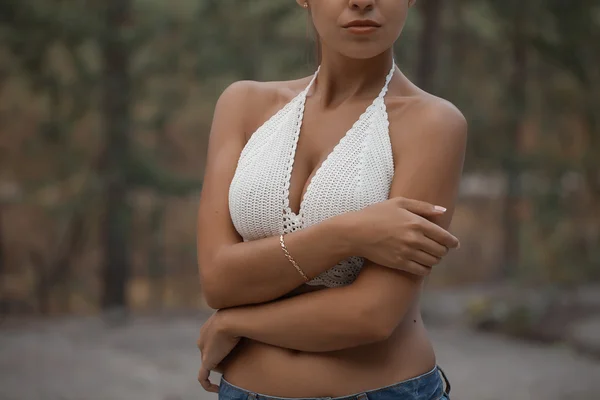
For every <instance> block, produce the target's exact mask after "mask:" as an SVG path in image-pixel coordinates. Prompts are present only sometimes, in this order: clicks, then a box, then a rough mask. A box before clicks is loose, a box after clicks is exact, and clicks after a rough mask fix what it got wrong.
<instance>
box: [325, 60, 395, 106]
mask: <svg viewBox="0 0 600 400" xmlns="http://www.w3.org/2000/svg"><path fill="white" fill-rule="evenodd" d="M393 62H394V61H393V53H392V49H389V50H388V51H385V52H383V53H382V54H380V55H378V56H376V57H373V58H369V59H352V58H348V57H346V56H343V55H341V54H339V53H337V52H333V51H328V49H326V48H323V55H322V59H321V66H320V69H319V74H318V76H317V82H316V85H315V86H316V87H315V93H316V94H318V95H319V97H320V102H321V104H322V106H323V107H326V108H329V107H335V106H337V105H339V104H341V103H343V102H344V101H345V100H347V99H349V98H351V97H374V96H377V95H378V94H379V91H380V90H381V88H382V87H383V84H384V80H385V77H386V75H387V74H388V72H389V71H390V68H391V67H392V63H393Z"/></svg>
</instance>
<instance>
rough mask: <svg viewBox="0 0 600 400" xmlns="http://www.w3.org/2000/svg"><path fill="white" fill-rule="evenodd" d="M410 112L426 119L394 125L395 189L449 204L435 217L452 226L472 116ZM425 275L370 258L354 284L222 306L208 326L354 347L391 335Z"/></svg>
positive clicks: (274, 339)
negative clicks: (398, 125)
mask: <svg viewBox="0 0 600 400" xmlns="http://www.w3.org/2000/svg"><path fill="white" fill-rule="evenodd" d="M419 108H421V107H419ZM403 112H411V114H412V115H411V117H412V116H414V118H411V119H412V120H415V121H419V123H415V124H414V126H412V127H410V126H408V125H407V124H406V123H405V124H403V126H402V127H399V128H397V129H395V130H394V131H395V132H394V131H391V132H390V134H391V135H395V138H394V139H395V140H393V141H392V143H393V146H394V147H395V148H397V149H398V151H395V154H397V155H398V156H397V160H396V163H395V164H396V165H395V171H397V173H396V174H395V176H394V179H393V183H392V187H391V191H390V197H396V196H403V197H407V198H414V199H418V200H423V201H428V202H432V203H434V204H440V205H442V206H444V207H446V208H447V212H446V213H445V214H443V215H442V216H440V217H439V219H438V220H436V221H434V222H436V223H437V224H438V225H440V226H442V227H443V228H447V227H448V226H449V225H450V221H451V218H452V214H453V211H454V205H455V201H456V197H457V192H458V186H459V182H460V177H461V174H462V169H463V162H464V156H465V148H466V138H467V124H466V121H465V119H464V117H463V116H462V114H461V113H460V112H459V111H458V110H457V109H456V108H455V107H454V106H452V105H451V104H449V103H445V102H444V103H441V104H440V103H437V104H436V105H435V106H433V107H432V106H428V107H424V108H421V109H420V110H410V111H409V110H406V111H403ZM390 114H391V115H390V117H392V113H390ZM392 122H393V120H392ZM392 127H393V124H392ZM392 127H391V130H392ZM421 283H422V278H421V277H418V276H414V275H411V274H408V273H405V272H402V271H397V270H393V269H391V268H386V267H383V266H381V265H378V264H375V263H373V262H370V261H368V260H367V261H366V262H365V266H364V267H363V269H362V270H361V273H360V274H359V276H358V278H357V279H356V281H354V282H353V283H352V284H351V285H348V286H344V287H338V288H331V289H325V290H321V291H317V292H311V293H307V294H302V295H299V296H296V297H292V298H288V299H284V300H278V301H275V302H271V303H266V304H260V305H252V306H241V307H234V308H230V309H224V310H220V311H218V312H217V313H216V314H215V315H214V316H213V317H212V318H211V319H212V321H211V324H210V325H211V327H210V328H208V327H207V329H211V330H214V331H218V332H219V333H220V334H221V335H222V336H229V337H246V338H249V339H252V340H255V341H259V342H263V343H267V344H271V345H274V346H279V347H284V348H289V349H296V350H300V351H308V352H320V351H334V350H339V349H344V348H349V347H354V346H358V345H362V344H367V343H371V342H377V341H381V340H385V339H386V338H387V337H389V336H390V335H391V334H392V332H393V331H394V330H395V328H396V327H397V326H398V324H399V323H400V322H401V321H402V319H403V318H404V316H405V314H406V312H407V310H408V309H409V308H410V306H411V304H412V303H413V302H414V301H415V300H416V298H417V294H418V292H419V290H420V288H421ZM216 362H220V360H219V361H216Z"/></svg>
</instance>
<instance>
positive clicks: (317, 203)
mask: <svg viewBox="0 0 600 400" xmlns="http://www.w3.org/2000/svg"><path fill="white" fill-rule="evenodd" d="M395 67H396V66H395V65H392V69H391V70H390V72H389V73H388V75H387V77H386V81H385V85H384V87H383V89H382V90H381V92H380V94H379V96H377V98H376V99H375V100H374V101H373V103H372V104H371V105H370V106H369V107H368V108H367V109H366V110H365V112H364V113H363V114H362V115H361V116H360V117H359V119H358V120H357V121H356V122H355V123H354V125H353V126H352V128H350V130H348V132H347V133H346V135H345V136H344V137H343V138H342V139H341V140H340V141H339V142H338V144H337V145H336V146H335V147H334V148H333V150H332V151H331V153H330V154H329V155H328V156H327V158H326V159H325V161H324V162H323V163H322V164H321V166H320V167H318V169H317V172H316V173H315V174H314V176H313V178H312V179H311V181H310V183H309V184H308V186H307V189H306V192H305V194H304V196H303V199H302V202H301V205H300V211H299V213H298V215H296V214H295V213H294V212H293V211H292V210H291V209H290V207H289V187H290V177H291V173H292V168H293V165H294V158H295V154H296V145H297V143H298V137H299V135H300V128H301V125H302V119H303V116H304V104H305V101H306V95H307V93H308V91H309V89H310V88H311V86H312V84H313V83H314V82H315V79H316V77H317V75H318V72H319V70H318V69H317V72H315V75H314V76H313V78H312V80H311V82H310V83H309V85H308V86H307V87H306V89H304V90H303V91H302V92H301V93H299V94H298V95H297V96H296V97H295V98H294V99H292V100H291V101H290V102H289V103H288V104H286V105H285V106H284V107H283V108H282V109H281V110H279V111H278V112H277V113H276V114H275V115H273V116H272V117H271V118H270V119H269V120H268V121H266V122H265V123H264V124H263V125H262V126H261V127H260V128H258V130H257V131H256V132H255V133H254V134H253V135H252V136H251V137H250V139H249V140H248V143H246V146H245V147H244V149H243V150H242V153H241V155H240V158H239V160H238V165H237V169H236V172H235V175H234V177H233V180H232V182H231V185H230V188H229V209H230V214H231V219H232V221H233V224H234V226H235V228H236V230H237V231H238V233H239V234H240V235H241V236H242V237H243V238H244V241H249V240H255V239H261V238H265V237H270V236H279V235H280V234H282V233H291V232H294V231H296V230H298V229H302V228H306V227H308V226H311V225H314V224H317V223H319V222H321V221H323V220H325V219H327V218H330V217H333V216H335V215H338V214H342V213H344V212H348V211H356V210H360V209H362V208H364V207H366V206H368V205H371V204H374V203H378V202H381V201H384V200H386V199H388V196H389V191H390V186H391V183H392V178H393V175H394V160H393V157H392V146H391V142H390V137H389V122H388V115H387V110H386V107H385V102H384V96H385V94H386V93H387V89H388V85H389V83H390V80H391V79H392V76H393V74H394V71H395ZM363 264H364V259H363V258H361V257H357V256H355V257H350V258H348V259H346V260H343V261H341V262H340V263H338V264H337V265H335V266H334V267H333V268H331V269H329V270H327V271H325V272H323V273H322V274H320V275H319V276H317V277H316V278H314V279H312V280H311V281H310V282H309V284H310V285H325V286H328V287H334V286H342V285H347V284H349V283H352V282H353V281H354V280H355V279H356V277H357V276H358V273H359V271H360V269H361V268H362V266H363Z"/></svg>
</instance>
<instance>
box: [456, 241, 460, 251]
mask: <svg viewBox="0 0 600 400" xmlns="http://www.w3.org/2000/svg"><path fill="white" fill-rule="evenodd" d="M458 249H460V242H458V246H456V250H458Z"/></svg>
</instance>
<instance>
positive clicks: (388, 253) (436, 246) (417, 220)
mask: <svg viewBox="0 0 600 400" xmlns="http://www.w3.org/2000/svg"><path fill="white" fill-rule="evenodd" d="M445 211H446V210H445V209H444V208H442V207H436V206H434V205H432V204H429V203H426V202H423V201H418V200H412V199H406V198H403V197H395V198H392V199H389V200H386V201H383V202H380V203H377V204H374V205H371V206H368V207H365V208H363V209H362V210H359V211H356V212H353V213H349V214H352V215H349V216H350V217H351V218H354V221H353V226H354V227H355V228H356V232H357V233H356V234H357V235H359V237H358V238H357V246H358V247H357V250H358V251H359V254H358V255H360V256H363V257H365V258H367V259H369V260H371V261H373V262H375V263H377V264H380V265H384V266H386V267H389V268H394V269H398V270H402V271H406V272H408V273H411V274H415V275H419V276H426V275H429V273H430V272H431V267H433V266H434V265H437V264H438V263H439V262H440V261H441V259H442V258H443V257H444V256H445V255H446V254H447V253H448V251H449V249H454V248H458V247H460V244H459V241H458V239H457V238H456V237H455V236H453V235H452V234H450V233H449V232H448V231H446V230H445V229H443V228H441V227H440V226H438V225H436V224H435V223H433V222H431V221H429V220H427V219H426V218H431V217H439V216H441V215H443V214H444V212H445Z"/></svg>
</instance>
